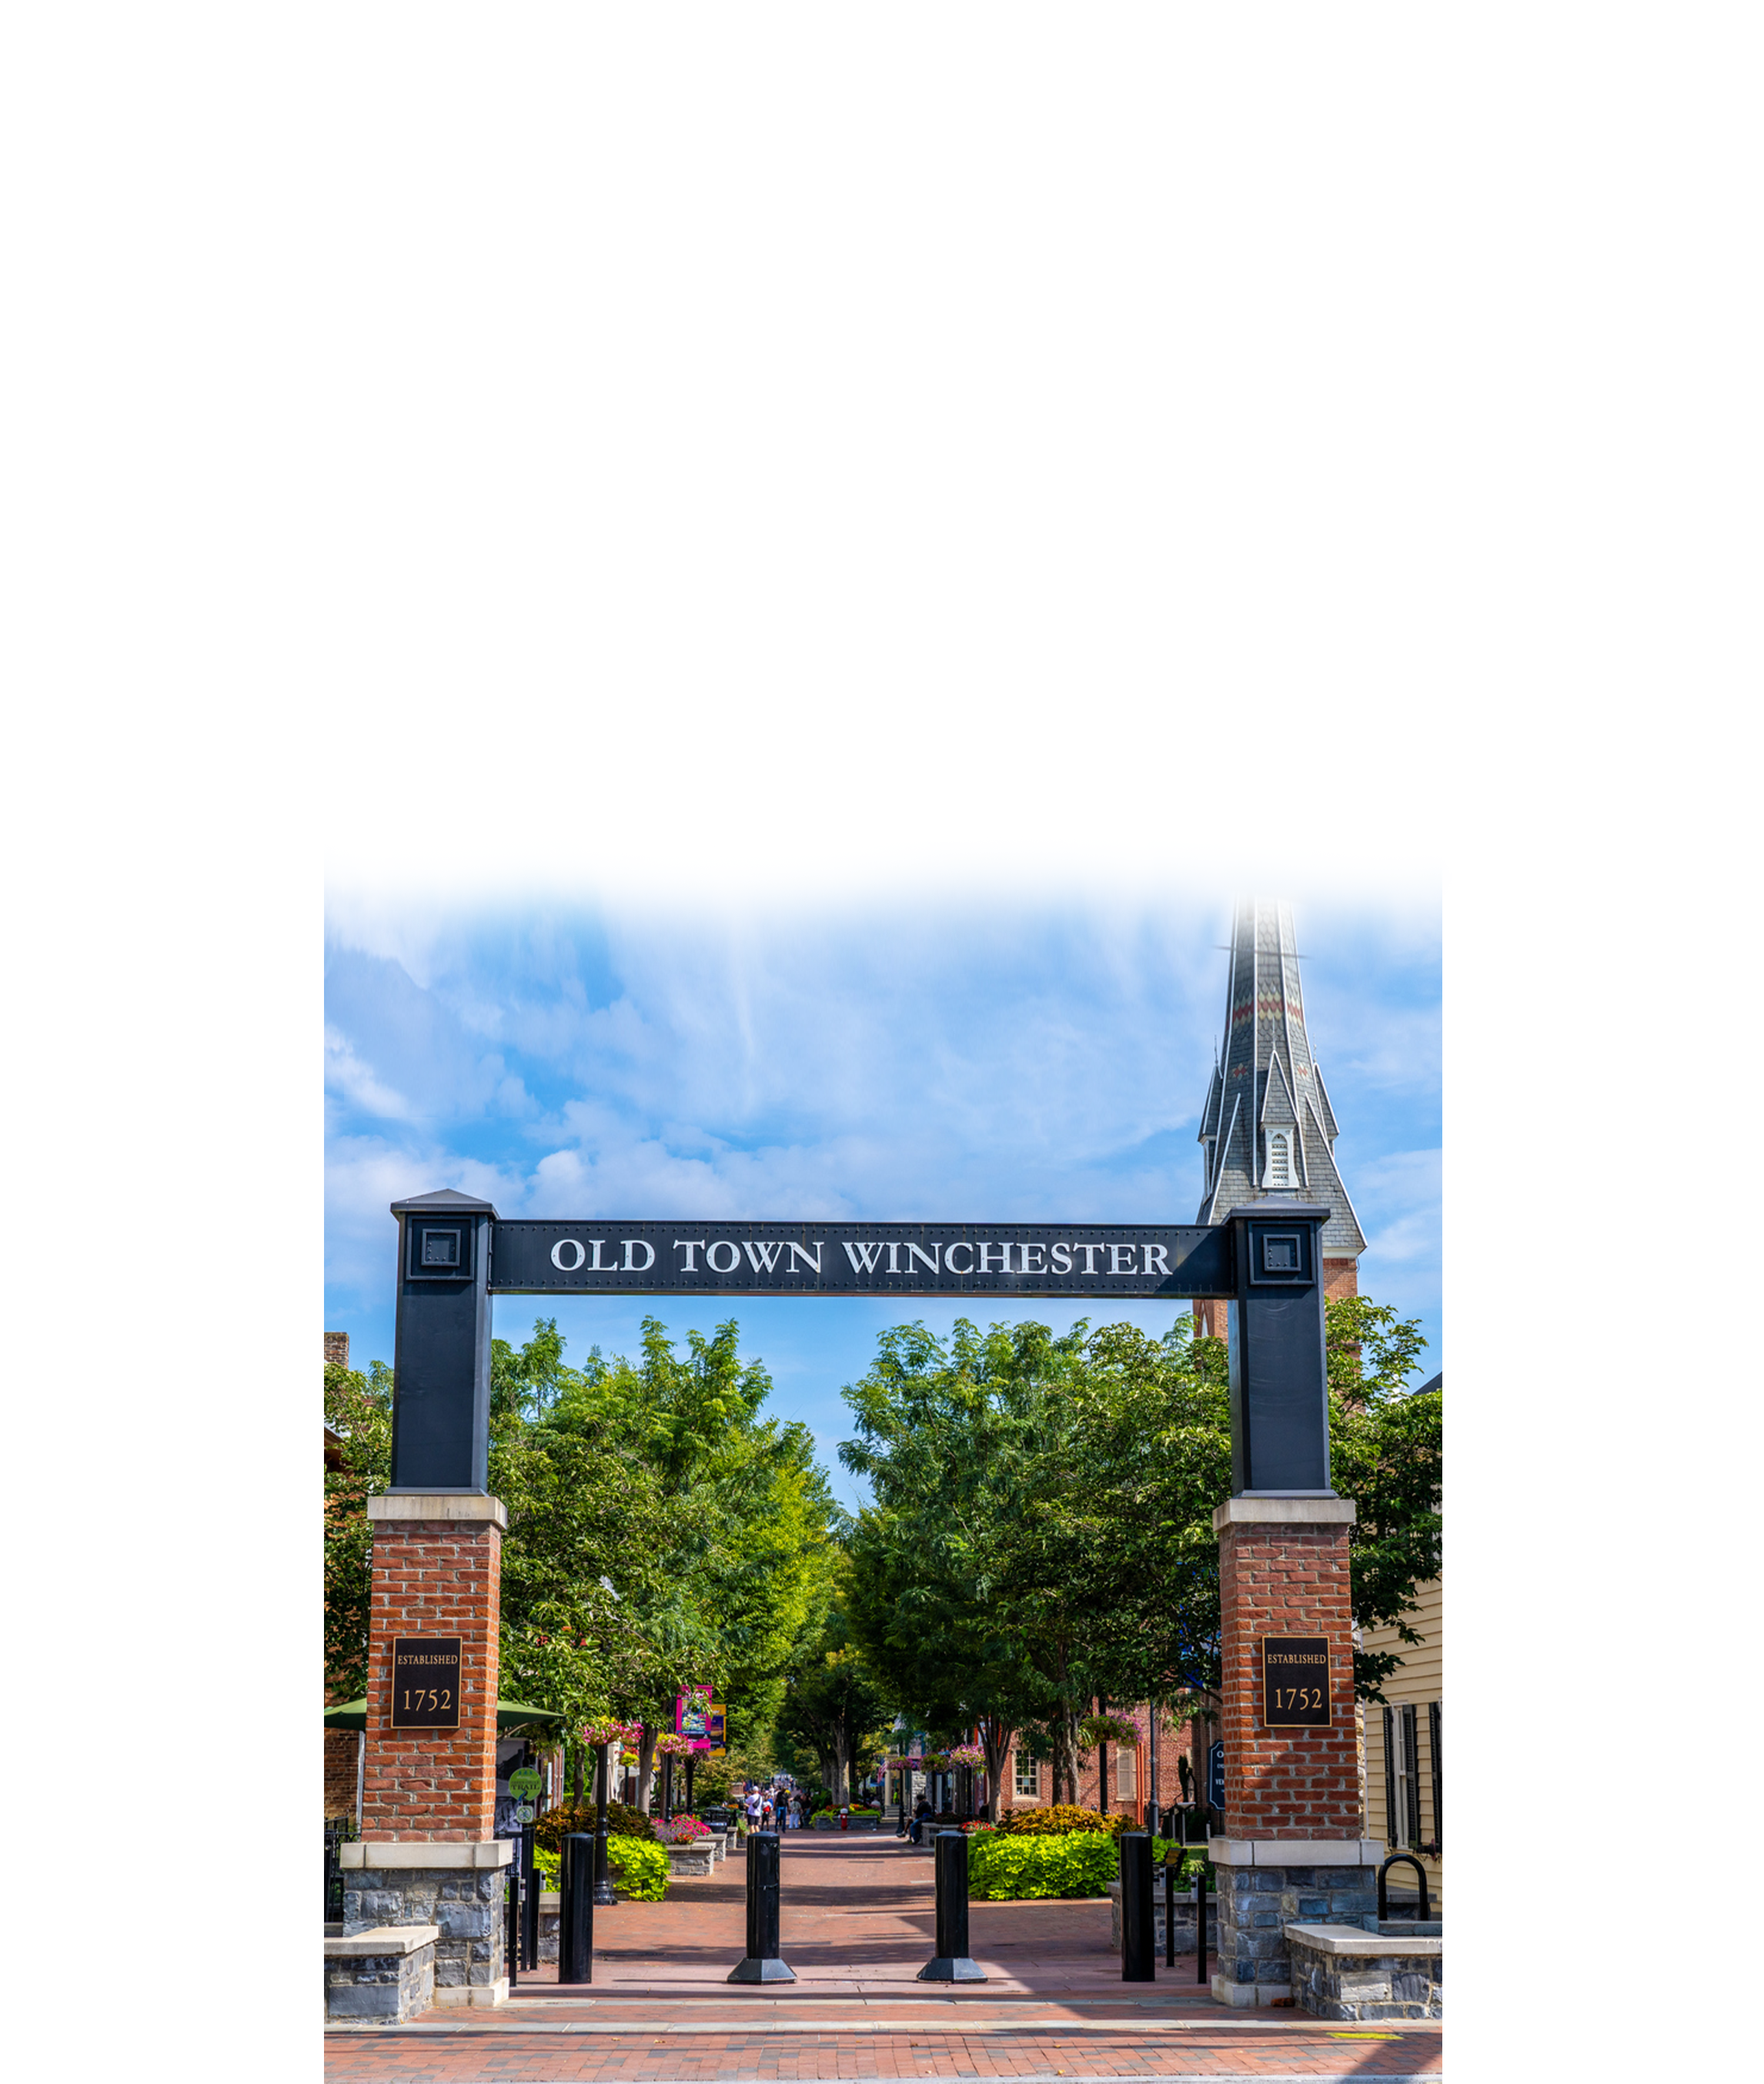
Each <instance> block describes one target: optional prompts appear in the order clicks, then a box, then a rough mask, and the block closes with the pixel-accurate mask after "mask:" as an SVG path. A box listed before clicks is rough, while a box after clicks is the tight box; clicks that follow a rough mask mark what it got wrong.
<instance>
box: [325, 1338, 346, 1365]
mask: <svg viewBox="0 0 1764 2084" xmlns="http://www.w3.org/2000/svg"><path fill="white" fill-rule="evenodd" d="M324 1365H325V1366H327V1367H343V1368H346V1367H347V1366H349V1333H348V1332H326V1333H325V1335H324Z"/></svg>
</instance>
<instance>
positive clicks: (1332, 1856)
mask: <svg viewBox="0 0 1764 2084" xmlns="http://www.w3.org/2000/svg"><path fill="white" fill-rule="evenodd" d="M345 1849H346V1850H347V1848H345ZM1388 1851H1389V1847H1388V1846H1387V1845H1385V1843H1384V1840H1383V1839H1382V1838H1209V1839H1208V1840H1207V1841H1206V1857H1207V1858H1208V1859H1210V1860H1211V1862H1213V1864H1214V1866H1215V1867H1376V1866H1377V1865H1378V1863H1379V1862H1380V1860H1382V1859H1383V1858H1384V1854H1385V1853H1387V1852H1388Z"/></svg>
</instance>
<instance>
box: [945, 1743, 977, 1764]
mask: <svg viewBox="0 0 1764 2084" xmlns="http://www.w3.org/2000/svg"><path fill="white" fill-rule="evenodd" d="M944 1756H946V1757H947V1758H948V1761H949V1763H950V1764H952V1765H967V1766H973V1767H976V1768H980V1767H983V1766H984V1765H985V1764H986V1751H985V1750H984V1748H983V1747H982V1746H981V1745H979V1744H957V1745H956V1747H955V1748H954V1749H953V1750H952V1751H948V1752H946V1753H945V1754H944Z"/></svg>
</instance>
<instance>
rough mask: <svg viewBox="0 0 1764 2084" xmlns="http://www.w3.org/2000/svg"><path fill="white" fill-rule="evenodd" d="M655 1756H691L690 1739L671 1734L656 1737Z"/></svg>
mask: <svg viewBox="0 0 1764 2084" xmlns="http://www.w3.org/2000/svg"><path fill="white" fill-rule="evenodd" d="M655 1756H656V1757H657V1758H689V1757H690V1756H692V1739H691V1738H690V1737H680V1736H675V1735H671V1734H670V1735H668V1736H665V1737H658V1738H657V1739H655Z"/></svg>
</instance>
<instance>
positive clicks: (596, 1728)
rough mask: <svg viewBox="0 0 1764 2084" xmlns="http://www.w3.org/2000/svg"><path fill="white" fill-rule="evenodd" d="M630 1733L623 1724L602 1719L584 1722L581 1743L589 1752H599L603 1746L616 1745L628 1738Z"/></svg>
mask: <svg viewBox="0 0 1764 2084" xmlns="http://www.w3.org/2000/svg"><path fill="white" fill-rule="evenodd" d="M629 1737H630V1730H629V1729H628V1728H627V1726H625V1724H624V1723H623V1722H613V1721H611V1720H609V1719H606V1718H603V1719H602V1720H601V1721H600V1722H584V1723H583V1726H582V1741H583V1743H585V1744H586V1745H587V1747H588V1748H589V1750H590V1751H599V1750H600V1747H601V1746H602V1745H603V1744H616V1743H620V1742H621V1741H622V1740H624V1739H628V1738H629Z"/></svg>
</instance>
